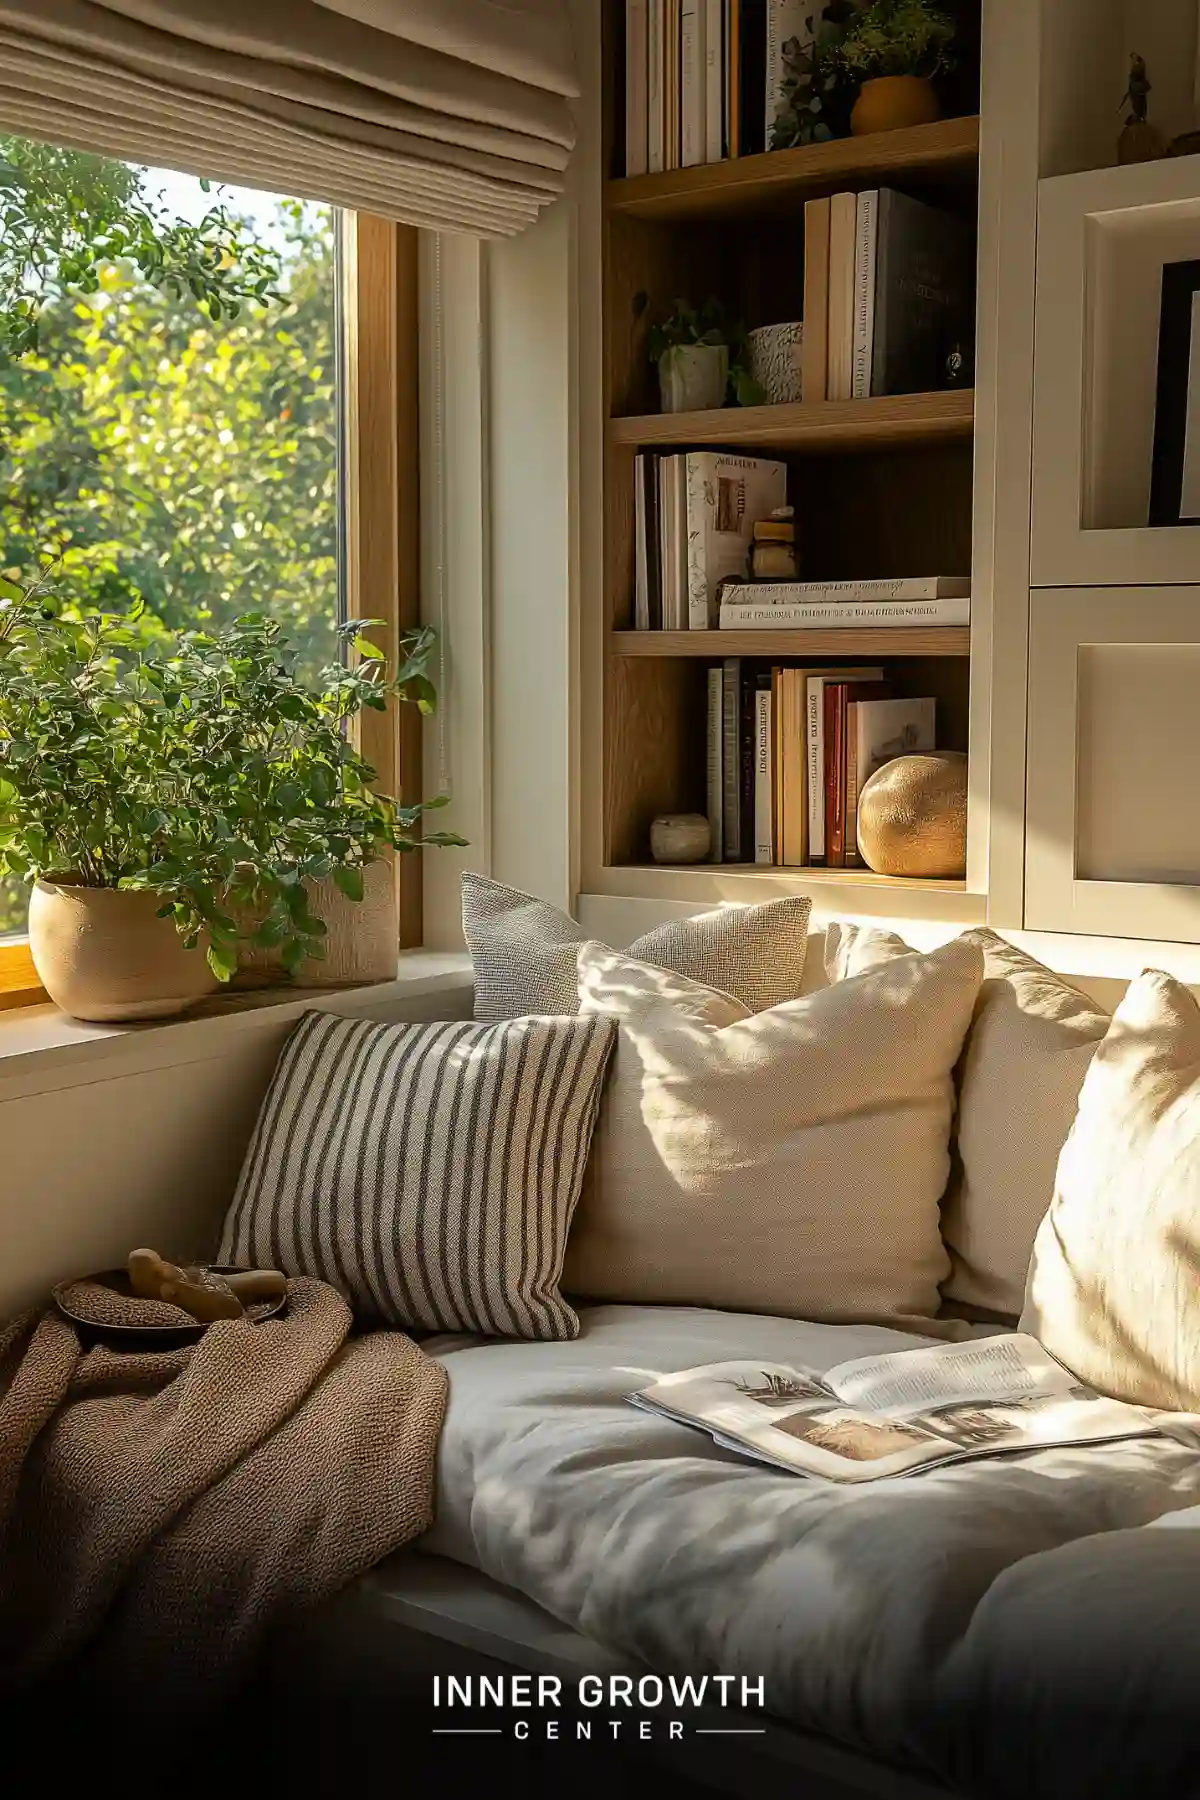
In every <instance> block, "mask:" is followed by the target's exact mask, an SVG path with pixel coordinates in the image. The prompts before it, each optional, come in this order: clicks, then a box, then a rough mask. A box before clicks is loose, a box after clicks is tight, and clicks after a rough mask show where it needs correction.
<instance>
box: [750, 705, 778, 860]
mask: <svg viewBox="0 0 1200 1800" xmlns="http://www.w3.org/2000/svg"><path fill="white" fill-rule="evenodd" d="M767 679H768V680H769V679H770V677H769V676H768V677H767ZM754 698H755V703H756V707H755V712H756V717H755V726H756V734H755V735H756V742H755V758H754V860H755V862H756V863H758V864H762V865H766V866H768V867H769V866H770V865H771V864H772V863H773V862H774V861H775V820H774V816H773V814H774V782H773V780H772V762H773V755H774V742H773V739H772V734H771V720H772V717H773V713H774V707H773V705H772V698H771V690H770V688H769V687H762V686H760V687H759V689H758V691H757V693H756V694H755V696H754Z"/></svg>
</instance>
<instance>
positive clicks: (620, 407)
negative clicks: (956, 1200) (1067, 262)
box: [583, 0, 979, 911]
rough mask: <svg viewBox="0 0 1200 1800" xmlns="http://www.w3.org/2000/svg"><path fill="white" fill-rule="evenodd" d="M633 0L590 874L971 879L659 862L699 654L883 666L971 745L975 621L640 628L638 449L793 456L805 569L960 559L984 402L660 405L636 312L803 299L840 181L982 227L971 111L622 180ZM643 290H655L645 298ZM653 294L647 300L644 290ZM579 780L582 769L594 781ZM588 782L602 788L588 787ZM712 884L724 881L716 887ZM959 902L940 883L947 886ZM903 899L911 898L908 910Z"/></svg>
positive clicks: (616, 244)
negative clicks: (657, 832)
mask: <svg viewBox="0 0 1200 1800" xmlns="http://www.w3.org/2000/svg"><path fill="white" fill-rule="evenodd" d="M623 53H624V6H623V4H622V0H608V4H607V7H606V41H605V63H606V71H607V87H608V104H607V107H606V116H607V123H606V142H607V151H606V161H607V167H608V168H609V170H610V174H611V179H609V180H608V181H607V183H606V191H605V206H604V225H603V244H604V250H603V291H604V359H603V360H604V412H605V418H606V421H607V422H606V437H607V444H606V448H605V453H604V540H603V570H602V579H601V581H600V582H599V583H598V586H597V590H596V592H597V599H598V601H599V604H600V605H601V607H602V621H601V630H600V635H599V638H598V640H593V641H596V642H597V644H598V647H599V648H601V649H602V654H601V655H600V656H599V657H598V658H597V659H596V662H595V665H594V666H593V664H592V662H591V661H590V659H587V658H585V666H584V670H583V678H584V681H585V683H594V684H596V685H595V688H594V689H593V696H594V698H593V702H592V704H590V705H588V704H586V703H585V707H584V717H585V720H590V721H592V730H593V731H594V732H595V734H596V737H597V738H598V741H596V740H595V739H593V741H592V742H590V743H588V744H587V745H585V779H587V773H586V772H587V771H590V775H591V777H592V778H593V780H594V782H595V783H596V784H597V785H598V787H599V790H600V797H601V802H602V803H601V806H600V809H599V810H600V814H601V821H602V822H601V825H600V829H599V831H598V832H597V833H595V834H594V836H593V838H592V847H591V851H590V854H589V852H588V850H587V848H586V847H585V864H587V863H589V862H590V863H591V865H592V866H585V869H584V881H585V887H586V888H590V889H595V890H598V891H607V892H610V893H611V892H624V893H627V894H629V895H631V896H646V897H661V898H663V899H672V900H674V899H688V898H692V897H695V898H699V899H707V898H709V897H710V896H711V895H712V894H713V893H714V892H717V891H718V889H719V891H720V892H721V893H722V894H728V893H735V892H737V891H738V889H739V887H741V888H742V889H743V890H744V893H745V897H747V898H749V897H752V896H755V895H758V894H765V893H768V892H786V891H804V890H805V888H806V887H808V886H812V887H813V888H814V889H816V888H820V887H827V886H842V885H844V886H845V887H846V888H855V889H860V888H861V889H862V890H864V891H865V890H872V891H876V890H879V889H880V888H881V887H882V888H885V889H886V888H889V887H892V888H895V889H896V891H897V892H899V890H900V889H901V888H903V889H906V890H912V889H914V888H917V889H922V890H925V889H928V892H929V893H930V895H931V896H932V898H931V906H932V907H933V908H934V909H935V910H936V909H937V907H938V905H939V901H938V898H937V897H938V896H942V897H946V896H949V897H950V898H951V900H952V898H953V896H954V895H956V894H957V895H962V894H963V892H964V890H965V888H966V883H965V882H961V881H960V882H938V883H907V882H905V883H897V882H894V881H892V880H889V878H887V877H881V876H878V875H874V874H872V873H871V872H870V871H864V870H861V869H855V870H849V869H847V870H842V869H820V868H814V869H808V868H783V867H762V866H754V865H750V866H747V865H742V864H733V863H723V864H718V863H712V864H706V865H703V866H702V867H698V868H696V869H695V870H688V869H678V868H675V869H659V868H657V867H656V866H655V865H654V864H653V863H652V861H651V859H650V854H649V829H650V823H651V821H652V819H653V818H654V817H655V816H656V815H657V814H659V813H664V812H675V811H680V812H684V811H686V812H703V811H705V810H706V806H705V798H706V764H705V733H706V704H707V700H706V689H707V671H708V669H709V667H711V665H712V664H714V663H718V662H720V661H721V660H722V659H723V658H726V657H731V656H738V657H743V658H753V659H756V660H759V661H761V662H763V663H765V664H768V665H778V664H781V663H787V664H805V663H811V664H820V663H822V662H829V661H830V660H831V659H833V660H836V662H837V663H838V664H843V663H844V664H846V665H847V666H852V665H853V664H854V663H856V662H857V663H862V664H864V665H876V666H882V668H883V669H884V672H885V676H886V679H887V681H888V683H889V685H890V689H891V692H892V693H893V694H894V695H896V696H898V697H906V696H912V697H918V696H927V695H932V696H934V697H935V698H936V700H937V717H938V744H939V747H940V748H945V749H953V750H961V751H968V750H969V736H970V684H971V630H970V628H969V627H965V626H963V627H960V626H941V627H938V626H929V627H925V626H922V627H906V628H896V629H886V628H882V627H880V628H866V629H863V628H855V629H846V630H821V631H791V630H770V631H762V630H757V631H738V632H731V631H715V630H714V631H690V632H682V631H636V630H634V629H633V626H634V563H635V534H636V521H635V491H634V490H635V460H636V458H637V456H638V454H639V453H640V452H646V451H660V452H661V451H672V450H683V451H686V450H690V449H696V448H701V447H705V448H713V449H720V450H726V451H729V452H733V453H744V454H759V453H762V454H765V455H769V456H771V457H774V458H777V459H779V460H781V461H783V462H784V463H785V464H786V465H787V470H788V489H789V494H788V497H789V501H790V502H791V504H792V505H793V506H794V508H795V514H796V524H797V531H798V536H799V539H800V544H801V554H802V568H801V574H802V576H803V578H804V579H805V580H814V581H815V580H830V581H833V580H870V579H875V578H893V577H909V576H928V575H931V574H937V575H940V576H970V575H971V572H972V519H973V452H974V402H975V396H974V393H973V391H972V390H971V389H970V388H950V387H944V388H941V389H938V390H937V391H932V392H927V393H902V394H883V395H879V396H876V397H872V398H867V399H856V400H820V401H816V402H812V403H807V404H805V403H803V402H801V403H798V404H794V405H780V406H751V407H744V408H738V407H729V406H727V407H724V408H722V409H720V410H717V411H711V412H696V413H676V414H664V413H663V412H661V411H660V410H659V409H658V395H657V393H656V388H655V381H654V370H653V368H652V365H651V362H650V359H649V355H648V351H647V343H646V338H647V323H648V317H649V315H650V314H651V313H652V312H653V306H654V303H655V302H656V301H657V302H659V303H660V304H661V303H662V302H664V301H666V302H669V301H670V300H671V299H673V298H674V297H675V296H677V295H683V296H687V297H689V298H691V299H692V300H700V299H703V298H705V297H707V296H709V295H714V296H715V297H717V298H718V299H720V300H721V301H722V302H723V303H724V305H725V306H726V307H727V308H728V310H729V311H730V313H731V314H733V315H734V316H736V317H738V318H739V319H741V320H743V321H744V322H745V324H746V325H747V327H748V328H753V327H755V326H757V325H760V324H772V323H777V322H779V321H781V320H784V319H791V318H798V317H800V316H801V313H802V303H803V291H804V254H803V230H804V206H805V202H806V201H807V200H810V199H813V198H815V197H820V196H823V195H827V194H831V193H835V192H844V191H849V192H855V193H857V192H861V191H864V190H868V189H871V188H877V187H884V186H891V187H894V188H896V189H898V190H900V191H902V192H907V193H911V194H912V195H914V196H915V197H919V198H923V199H928V200H932V201H935V202H936V203H937V204H938V205H940V206H942V207H943V208H944V209H946V210H948V211H952V212H954V213H955V214H957V215H958V217H959V218H961V219H962V220H963V221H965V222H966V224H967V225H969V226H970V227H971V228H972V229H974V225H975V216H976V211H977V205H978V157H979V120H978V118H977V117H975V116H971V117H959V118H949V119H945V120H942V121H940V122H938V123H935V124H932V125H922V126H917V127H913V128H911V129H903V130H897V131H892V132H886V133H880V134H877V135H876V136H873V137H862V138H842V139H838V140H835V141H833V142H830V143H823V144H815V145H810V146H805V147H802V148H798V149H791V150H782V151H769V152H766V153H764V154H756V155H752V156H745V157H741V158H737V159H733V160H726V161H723V162H719V163H711V164H707V165H701V166H698V167H691V168H686V169H678V170H674V171H671V172H669V173H664V174H653V175H637V176H634V177H631V178H626V177H625V176H624V175H623V172H622V166H623V155H622V150H623V126H622V123H621V108H622V103H623V102H622V96H623V91H624V74H623ZM644 297H646V298H644ZM647 298H648V300H649V302H650V304H649V306H647V303H646V299H647ZM589 785H590V784H589ZM593 791H594V789H593ZM714 884H716V885H714ZM947 903H949V902H947ZM901 910H902V911H904V910H907V909H906V908H904V907H901Z"/></svg>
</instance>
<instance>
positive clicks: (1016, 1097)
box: [825, 924, 1109, 1317]
mask: <svg viewBox="0 0 1200 1800" xmlns="http://www.w3.org/2000/svg"><path fill="white" fill-rule="evenodd" d="M963 935H964V938H965V940H966V942H968V943H971V944H977V945H978V946H979V948H980V949H981V950H982V951H983V957H984V981H983V986H982V987H981V988H980V990H979V999H978V1000H977V1002H976V1005H975V1016H974V1018H973V1020H972V1022H971V1029H970V1031H969V1033H968V1034H967V1042H966V1046H965V1048H964V1050H963V1055H962V1061H961V1062H960V1064H959V1066H958V1069H957V1071H956V1082H957V1087H958V1124H957V1129H956V1132H955V1144H954V1151H955V1154H954V1169H953V1173H952V1175H951V1178H950V1185H949V1187H948V1188H947V1190H946V1195H945V1198H944V1200H943V1202H942V1236H943V1237H944V1238H945V1240H946V1246H947V1248H948V1250H949V1251H950V1256H951V1261H952V1263H953V1265H954V1266H953V1270H952V1272H951V1275H950V1279H949V1280H948V1281H947V1282H946V1285H945V1288H944V1290H943V1291H944V1293H945V1296H946V1298H947V1300H950V1301H957V1302H958V1303H959V1304H961V1305H965V1306H969V1307H972V1308H982V1309H986V1310H988V1311H990V1312H993V1313H1000V1314H1003V1315H1006V1316H1008V1317H1015V1316H1016V1314H1017V1313H1019V1312H1020V1310H1021V1305H1022V1302H1023V1300H1024V1296H1025V1278H1026V1275H1027V1274H1028V1272H1029V1258H1030V1256H1031V1254H1032V1252H1033V1240H1034V1237H1035V1236H1036V1234H1037V1229H1038V1226H1039V1225H1040V1224H1041V1222H1042V1219H1043V1218H1044V1216H1045V1213H1046V1209H1047V1207H1048V1206H1049V1204H1050V1201H1051V1198H1052V1197H1053V1194H1054V1172H1055V1169H1056V1167H1057V1164H1058V1156H1059V1152H1060V1150H1061V1149H1062V1147H1063V1145H1064V1144H1065V1143H1066V1141H1067V1134H1068V1133H1069V1131H1070V1129H1071V1125H1072V1123H1073V1121H1074V1118H1075V1108H1076V1105H1077V1103H1078V1100H1079V1090H1080V1088H1081V1087H1082V1086H1083V1079H1084V1076H1085V1075H1086V1074H1087V1071H1088V1065H1089V1064H1090V1062H1091V1060H1092V1057H1093V1056H1094V1055H1095V1053H1096V1046H1097V1045H1098V1044H1099V1042H1100V1040H1101V1039H1102V1038H1103V1036H1104V1034H1105V1032H1106V1031H1107V1030H1108V1027H1109V1015H1108V1014H1107V1013H1106V1012H1103V1011H1101V1009H1100V1008H1099V1007H1097V1006H1096V1005H1095V1003H1094V1002H1093V1001H1091V1000H1089V999H1088V997H1087V995H1086V994H1081V993H1080V991H1079V989H1078V988H1074V987H1072V986H1071V985H1070V983H1069V982H1066V981H1064V980H1063V979H1062V977H1061V976H1059V975H1056V974H1055V973H1054V972H1053V970H1051V969H1047V968H1046V967H1045V966H1044V965H1043V964H1042V963H1040V962H1036V961H1035V960H1034V958H1033V957H1032V956H1027V955H1026V954H1025V952H1024V951H1023V950H1018V949H1017V948H1016V946H1015V945H1013V944H1009V943H1007V942H1006V941H1005V940H1004V938H1002V937H998V936H997V935H996V933H995V932H994V931H987V930H983V929H980V930H977V931H968V932H965V933H964V934H963ZM911 954H912V952H911V951H910V950H909V947H908V945H906V944H905V942H904V940H903V938H899V937H897V936H896V934H895V933H894V932H890V931H878V930H876V929H874V928H873V927H870V926H864V927H860V926H854V925H840V924H839V925H835V926H831V927H830V928H829V931H828V933H827V936H826V946H825V967H826V973H827V974H828V975H829V977H830V979H831V980H839V979H841V978H842V977H843V976H845V975H847V974H855V973H857V972H859V971H861V970H863V969H866V968H873V967H877V966H878V965H879V964H880V963H881V962H886V961H891V960H894V958H895V957H897V956H904V955H911Z"/></svg>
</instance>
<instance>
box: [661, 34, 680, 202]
mask: <svg viewBox="0 0 1200 1800" xmlns="http://www.w3.org/2000/svg"><path fill="white" fill-rule="evenodd" d="M681 15H682V0H666V6H665V11H664V14H663V118H664V130H663V168H664V169H667V170H670V169H677V168H678V167H679V99H680V94H679V73H680V71H679V52H680V46H681V42H682V19H681Z"/></svg>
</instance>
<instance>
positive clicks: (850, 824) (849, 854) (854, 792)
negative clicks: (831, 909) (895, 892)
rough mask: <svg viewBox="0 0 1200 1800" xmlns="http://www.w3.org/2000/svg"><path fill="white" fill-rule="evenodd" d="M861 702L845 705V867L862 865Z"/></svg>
mask: <svg viewBox="0 0 1200 1800" xmlns="http://www.w3.org/2000/svg"><path fill="white" fill-rule="evenodd" d="M861 704H862V702H861V701H860V700H851V701H848V702H847V705H846V754H845V759H844V760H845V765H846V849H845V856H844V857H843V864H844V866H845V867H846V868H847V869H861V868H862V866H863V859H862V856H861V854H860V853H859V848H858V709H859V707H860V706H861Z"/></svg>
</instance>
